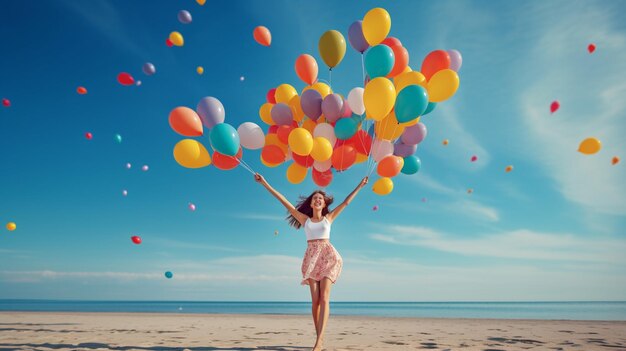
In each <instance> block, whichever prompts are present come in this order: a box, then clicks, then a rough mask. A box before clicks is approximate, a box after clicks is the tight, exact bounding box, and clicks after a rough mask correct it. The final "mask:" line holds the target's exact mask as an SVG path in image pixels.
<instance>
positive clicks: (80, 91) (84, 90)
mask: <svg viewBox="0 0 626 351" xmlns="http://www.w3.org/2000/svg"><path fill="white" fill-rule="evenodd" d="M76 92H77V93H79V94H80V95H85V94H87V89H85V87H78V88H77V89H76Z"/></svg>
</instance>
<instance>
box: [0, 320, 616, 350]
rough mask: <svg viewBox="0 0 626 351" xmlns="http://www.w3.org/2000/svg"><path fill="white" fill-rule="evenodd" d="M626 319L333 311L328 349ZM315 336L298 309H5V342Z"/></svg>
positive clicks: (581, 331)
mask: <svg viewBox="0 0 626 351" xmlns="http://www.w3.org/2000/svg"><path fill="white" fill-rule="evenodd" d="M625 330H626V321H596V320H545V319H541V320H535V319H476V318H413V317H369V316H344V315H341V316H338V315H332V314H331V318H330V320H329V324H328V326H327V330H326V337H325V340H326V342H325V349H326V350H415V349H431V350H457V349H463V350H492V351H495V350H507V351H508V350H529V349H535V350H570V349H571V350H607V349H610V350H626V332H624V331H625ZM314 341H315V330H314V328H313V323H312V318H311V317H310V316H307V315H294V314H284V315H282V314H195V313H151V312H148V313H146V312H131V313H128V312H123V313H120V312H7V311H3V312H0V350H4V349H17V350H34V349H37V350H185V349H188V350H192V351H199V350H282V351H296V350H297V351H302V350H308V349H310V348H311V346H312V345H313V343H314Z"/></svg>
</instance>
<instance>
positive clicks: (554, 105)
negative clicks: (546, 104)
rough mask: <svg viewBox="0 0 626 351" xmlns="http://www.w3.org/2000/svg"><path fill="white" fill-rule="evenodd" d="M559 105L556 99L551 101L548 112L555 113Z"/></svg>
mask: <svg viewBox="0 0 626 351" xmlns="http://www.w3.org/2000/svg"><path fill="white" fill-rule="evenodd" d="M559 107H561V104H559V102H558V101H556V100H554V101H552V103H551V104H550V113H555V112H556V111H557V110H558V109H559Z"/></svg>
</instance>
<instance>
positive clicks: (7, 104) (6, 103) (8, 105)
mask: <svg viewBox="0 0 626 351" xmlns="http://www.w3.org/2000/svg"><path fill="white" fill-rule="evenodd" d="M2 106H4V107H10V106H11V100H9V99H7V98H4V99H2Z"/></svg>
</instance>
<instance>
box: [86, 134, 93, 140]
mask: <svg viewBox="0 0 626 351" xmlns="http://www.w3.org/2000/svg"><path fill="white" fill-rule="evenodd" d="M85 138H87V140H91V139H92V138H93V134H91V133H89V132H87V133H85Z"/></svg>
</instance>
